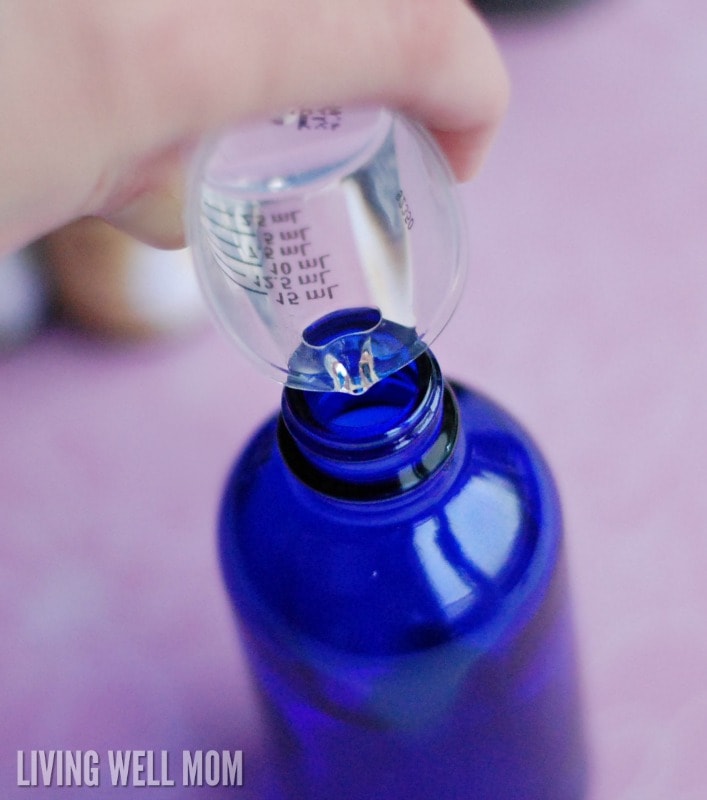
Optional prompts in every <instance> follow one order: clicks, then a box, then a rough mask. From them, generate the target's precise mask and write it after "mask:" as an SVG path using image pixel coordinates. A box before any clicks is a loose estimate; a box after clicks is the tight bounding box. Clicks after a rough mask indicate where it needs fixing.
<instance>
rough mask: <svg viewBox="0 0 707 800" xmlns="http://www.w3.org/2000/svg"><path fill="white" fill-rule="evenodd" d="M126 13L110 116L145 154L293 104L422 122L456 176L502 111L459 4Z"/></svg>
mask: <svg viewBox="0 0 707 800" xmlns="http://www.w3.org/2000/svg"><path fill="white" fill-rule="evenodd" d="M160 5H162V4H160ZM130 8H131V9H132V12H131V17H132V19H131V24H130V25H129V26H127V25H124V26H123V27H126V28H128V33H129V36H130V42H131V44H130V48H131V51H132V58H130V59H125V58H120V57H119V56H116V57H115V60H116V61H119V62H120V63H121V65H122V67H121V68H122V69H123V75H122V78H121V81H122V84H121V85H122V87H123V90H122V96H121V98H119V102H118V108H119V110H118V111H117V112H116V116H117V117H118V118H119V119H121V118H122V119H132V120H135V123H134V124H133V125H132V126H131V130H132V132H133V134H134V135H133V137H132V139H130V138H129V139H128V141H127V145H128V147H132V148H135V149H137V150H141V151H143V152H154V151H159V149H160V147H163V146H165V144H167V143H172V142H175V141H178V140H180V139H184V138H186V139H194V138H196V137H198V136H199V135H200V134H202V133H203V132H204V131H206V130H212V129H215V128H218V127H220V126H223V125H226V124H229V123H231V122H234V121H238V120H241V119H243V118H249V117H256V116H262V115H267V114H270V113H272V112H273V111H278V110H282V109H283V108H287V107H291V106H293V105H294V106H297V105H300V106H307V105H313V104H320V103H342V104H346V103H363V102H379V103H383V104H387V105H391V106H394V107H398V108H401V109H403V110H405V111H407V112H408V113H410V114H411V115H412V116H415V117H417V118H418V119H420V120H421V121H422V122H423V123H424V124H425V125H426V126H427V127H428V128H430V129H431V130H432V132H433V133H434V134H435V136H436V137H437V139H438V141H439V142H440V145H441V146H442V148H443V150H444V151H445V152H446V154H447V156H448V158H449V160H450V162H451V164H452V167H453V168H454V170H455V172H456V174H457V176H458V177H459V178H466V177H469V176H470V175H471V174H472V173H473V172H474V171H475V169H477V168H478V165H479V164H480V162H481V160H482V157H483V154H484V152H485V150H486V148H487V147H488V143H489V141H490V139H491V137H492V134H493V131H494V130H495V128H496V126H497V124H498V122H499V120H500V118H501V116H502V114H503V111H504V109H505V106H506V102H507V97H508V82H507V77H506V73H505V70H504V67H503V65H502V62H501V60H500V57H499V55H498V52H497V50H496V48H495V46H494V43H493V41H492V38H491V36H490V34H489V32H488V30H487V28H486V26H485V24H484V23H483V22H482V20H481V19H480V17H479V16H478V14H477V13H476V12H474V11H473V10H472V9H471V8H470V7H469V6H468V5H467V4H466V3H464V2H461V0H438V1H437V2H431V0H375V1H374V0H355V1H354V0H337V3H331V2H330V0H300V2H298V3H282V2H277V1H276V0H261V2H259V3H251V2H247V3H246V2H236V3H234V2H226V1H225V0H207V1H206V2H204V3H202V4H200V6H199V13H198V15H197V14H195V13H194V6H193V4H192V3H189V2H186V3H185V2H177V0H169V2H167V3H166V6H164V10H163V12H162V14H161V15H160V14H159V13H156V12H155V8H156V6H155V0H153V2H152V3H151V4H149V8H150V9H151V10H152V13H147V12H144V13H143V15H142V16H143V17H145V19H143V20H142V23H141V24H140V20H137V21H136V20H135V18H134V14H135V13H136V11H135V7H134V6H133V5H132V4H131V5H130ZM166 20H169V22H168V23H167V22H166ZM160 25H162V26H167V25H168V30H160ZM116 28H117V29H120V26H119V25H116ZM156 38H159V40H160V47H159V48H155V46H154V42H155V39H156ZM118 49H120V44H119V45H118ZM126 61H127V63H126ZM180 65H181V68H179V67H180ZM126 70H127V72H126ZM138 120H139V123H138V122H137V121H138ZM135 137H137V138H135ZM123 141H125V140H123ZM114 149H116V150H118V151H119V150H120V142H116V145H115V148H114Z"/></svg>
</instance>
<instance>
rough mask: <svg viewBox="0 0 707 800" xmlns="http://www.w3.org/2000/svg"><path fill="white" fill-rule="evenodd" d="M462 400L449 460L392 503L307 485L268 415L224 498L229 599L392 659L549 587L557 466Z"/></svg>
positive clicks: (490, 413)
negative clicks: (284, 453) (337, 496)
mask: <svg viewBox="0 0 707 800" xmlns="http://www.w3.org/2000/svg"><path fill="white" fill-rule="evenodd" d="M454 392H455V394H456V397H457V400H458V403H459V414H460V432H459V440H458V442H457V446H456V448H455V452H454V453H453V455H452V457H450V459H449V460H448V463H446V464H445V466H444V467H443V468H442V469H441V470H440V471H439V473H437V474H436V475H435V476H433V478H432V479H430V480H428V481H426V482H424V483H423V484H422V485H421V486H418V487H416V488H415V489H414V490H412V491H411V492H410V493H408V494H409V496H407V497H402V498H394V499H390V500H385V501H382V502H363V503H356V502H342V501H337V500H334V499H332V498H328V497H326V496H324V495H321V494H319V493H318V492H317V491H316V490H315V489H312V488H311V487H308V486H305V485H303V484H302V483H300V482H299V481H298V479H297V478H295V477H294V476H293V475H291V474H290V473H289V472H288V470H287V468H286V466H285V464H284V463H283V459H282V457H281V456H280V453H279V450H278V445H277V435H276V426H277V421H276V418H275V417H273V418H271V419H270V420H268V421H267V422H266V424H265V425H264V426H263V427H262V428H261V429H260V430H259V431H258V432H257V433H256V435H255V436H254V437H253V438H252V440H251V441H250V442H249V444H248V446H247V447H246V450H245V451H244V454H243V456H242V458H241V459H240V461H239V462H238V464H237V465H236V468H235V469H234V471H233V473H232V476H231V479H230V481H229V484H228V487H227V491H226V494H225V497H224V503H223V508H222V519H221V548H222V559H223V564H224V570H225V571H226V577H227V580H228V582H229V587H230V589H231V592H232V593H237V594H239V595H240V596H241V599H242V600H243V602H246V600H248V599H250V600H255V599H257V602H258V603H260V602H262V603H264V604H265V605H266V606H267V607H268V608H269V609H270V610H272V611H273V612H274V613H275V614H276V615H279V616H280V617H282V618H283V619H286V620H287V622H288V624H291V625H293V626H294V627H295V628H297V629H298V630H300V631H302V632H304V633H306V634H307V635H310V636H313V637H314V638H315V639H319V640H320V641H324V642H326V643H329V644H334V645H336V646H337V647H341V648H343V649H347V650H353V651H363V650H368V651H371V650H372V651H375V652H379V653H385V652H401V651H410V650H415V649H420V648H425V647H429V646H433V645H435V644H438V643H440V642H442V641H445V640H448V639H449V638H452V637H454V636H458V635H460V634H461V633H464V632H465V631H469V630H472V629H476V628H479V627H480V626H483V625H485V624H487V623H488V621H489V620H492V619H494V618H495V617H497V616H498V615H499V613H506V611H507V610H508V609H509V608H510V606H511V605H513V603H514V602H516V600H517V597H516V596H517V595H518V594H519V593H521V594H523V595H528V596H529V597H530V596H532V595H533V594H534V593H535V594H537V592H540V591H542V587H543V586H544V585H545V584H546V583H547V582H548V581H549V578H550V575H551V573H552V570H553V568H554V562H555V560H556V558H557V548H558V544H559V537H560V528H561V524H560V514H559V507H558V503H557V497H556V493H555V489H554V485H553V482H552V478H551V476H550V473H549V471H548V469H547V466H546V465H545V463H544V461H543V459H542V456H541V455H540V453H539V451H538V450H537V448H536V447H535V445H534V444H533V442H532V440H531V439H530V437H529V436H528V435H527V433H526V432H525V431H524V430H523V429H522V427H521V426H520V425H518V423H517V422H516V421H515V420H514V419H513V418H512V417H511V416H510V415H508V414H507V413H506V412H505V411H504V410H503V409H502V408H500V407H499V406H498V405H497V404H495V403H494V402H492V401H490V400H489V399H488V398H486V397H484V396H482V395H480V394H478V393H477V392H474V391H472V390H470V389H468V388H465V387H462V386H459V385H454ZM511 596H513V597H516V600H514V601H513V602H510V601H509V600H508V598H510V597H511Z"/></svg>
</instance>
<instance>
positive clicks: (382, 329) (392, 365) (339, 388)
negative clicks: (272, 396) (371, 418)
mask: <svg viewBox="0 0 707 800" xmlns="http://www.w3.org/2000/svg"><path fill="white" fill-rule="evenodd" d="M425 347H426V346H425V344H424V343H423V342H422V340H421V339H420V338H419V337H418V335H417V331H416V330H415V329H414V328H408V327H407V326H405V325H400V324H398V323H397V322H392V321H390V320H387V319H384V318H383V317H382V315H381V313H380V311H378V309H375V308H369V307H363V308H346V309H342V310H340V311H334V312H332V313H331V314H326V315H325V316H323V317H321V318H320V319H318V320H316V322H313V323H312V324H311V325H309V326H308V327H307V328H306V329H305V330H304V332H303V334H302V341H301V344H300V345H299V347H298V348H297V349H296V350H295V352H294V353H293V354H292V356H291V358H290V360H289V363H288V369H289V372H290V374H292V375H293V376H296V378H297V387H298V388H302V389H309V390H313V391H325V392H331V391H336V392H345V393H346V394H362V393H363V392H365V391H366V390H367V389H370V388H371V386H373V385H374V384H376V383H378V381H380V380H382V379H383V378H386V377H388V376H389V375H391V374H393V373H394V372H397V370H399V369H400V368H401V367H403V366H405V364H407V363H409V362H410V361H412V360H414V359H415V358H417V356H418V355H420V354H421V353H422V352H423V351H424V350H425Z"/></svg>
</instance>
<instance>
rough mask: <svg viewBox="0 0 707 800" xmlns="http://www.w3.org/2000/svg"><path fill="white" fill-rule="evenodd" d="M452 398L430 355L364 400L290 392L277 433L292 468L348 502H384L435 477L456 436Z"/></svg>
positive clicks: (284, 400)
mask: <svg viewBox="0 0 707 800" xmlns="http://www.w3.org/2000/svg"><path fill="white" fill-rule="evenodd" d="M457 430H458V410H457V405H456V400H455V399H454V395H453V394H452V392H451V391H450V390H449V388H448V387H447V386H446V385H445V383H444V379H443V377H442V374H441V372H440V369H439V365H438V364H437V361H436V359H435V358H434V356H432V354H431V353H429V352H425V353H423V354H422V355H421V356H419V357H418V358H417V359H416V360H415V361H414V362H412V363H411V364H408V365H407V366H406V367H404V368H403V369H401V370H399V371H398V372H396V373H394V374H393V375H391V376H389V377H388V378H385V379H384V380H382V381H380V382H379V383H377V384H375V385H374V386H373V387H372V388H370V389H369V390H368V391H367V392H365V393H364V394H361V395H348V394H342V393H337V392H306V391H301V390H298V389H289V388H288V389H285V391H284V392H283V398H282V414H281V418H280V427H279V431H278V437H279V445H280V451H281V452H282V455H283V457H284V459H285V462H286V463H287V465H288V467H289V468H290V470H291V471H292V472H293V473H294V474H295V475H296V476H297V477H298V478H299V479H300V480H302V481H303V482H304V483H306V484H307V485H309V486H310V487H311V488H313V489H316V490H317V491H319V492H322V493H324V494H327V495H330V496H333V497H337V498H340V499H345V500H382V499H386V498H390V497H395V496H398V495H401V494H403V493H405V492H408V491H409V490H410V489H413V488H414V487H415V486H417V485H419V484H420V483H421V482H422V481H424V480H426V479H427V478H429V477H430V476H431V475H432V474H434V473H435V472H437V470H439V469H440V467H441V466H442V465H443V464H444V463H445V461H446V460H447V459H448V457H449V456H450V454H451V453H452V450H453V449H454V445H455V442H456V439H457Z"/></svg>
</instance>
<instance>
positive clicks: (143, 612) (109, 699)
mask: <svg viewBox="0 0 707 800" xmlns="http://www.w3.org/2000/svg"><path fill="white" fill-rule="evenodd" d="M479 5H480V6H485V7H486V8H487V10H488V11H489V13H490V14H492V16H490V19H491V21H492V24H493V26H494V28H495V30H496V32H497V35H498V39H499V41H500V45H501V48H502V50H503V52H504V55H505V58H506V61H507V63H508V66H509V70H510V73H511V77H512V83H513V99H512V103H511V108H510V112H509V115H508V118H507V120H506V122H505V124H504V127H503V129H502V131H501V133H500V136H499V138H498V141H497V143H496V145H495V147H494V149H493V152H492V154H491V156H490V159H489V161H488V164H487V165H486V167H485V168H484V170H483V172H482V174H481V175H480V177H479V178H478V179H476V180H475V181H474V182H473V183H472V184H470V185H467V186H465V187H463V189H462V195H463V201H464V204H465V210H466V215H467V218H468V227H469V232H470V241H471V267H470V276H469V280H468V284H467V287H466V290H465V294H464V297H463V299H462V303H461V307H460V308H459V310H458V312H457V314H456V316H455V317H454V319H453V321H452V322H451V323H450V325H449V326H448V328H447V329H446V330H445V331H444V332H443V334H442V335H441V337H440V339H439V340H438V342H437V344H436V346H435V352H436V353H437V356H438V358H439V359H440V361H441V363H442V366H443V369H444V370H445V371H446V373H447V374H448V375H449V376H451V377H454V378H456V379H459V380H462V381H465V382H467V383H470V384H472V385H474V386H476V387H477V388H479V389H481V390H482V391H484V392H486V393H488V394H490V395H492V396H493V397H495V398H496V399H497V400H499V401H500V402H501V403H502V404H504V405H505V406H506V407H507V408H509V410H511V411H512V412H513V413H514V414H515V415H516V416H517V417H518V418H519V419H520V420H521V421H522V422H523V423H524V424H525V425H526V426H527V427H528V428H529V429H530V430H531V431H532V433H533V434H534V435H535V438H536V439H537V440H538V442H539V443H540V445H541V447H542V449H543V450H544V451H545V453H546V455H547V457H548V459H549V461H550V463H551V465H552V466H553V469H554V471H555V475H556V477H557V479H558V482H559V485H560V489H561V493H562V497H563V502H564V509H565V515H566V527H567V546H568V553H569V564H570V572H571V577H572V585H573V595H574V604H575V617H576V628H577V635H578V640H579V648H580V655H581V664H582V673H583V685H584V693H585V707H586V719H587V730H588V737H589V741H590V745H591V751H592V761H593V787H592V792H591V795H590V797H591V799H592V800H634V799H635V800H666V798H670V800H702V798H704V797H706V796H707V760H705V758H704V754H703V749H704V742H705V741H707V626H706V625H705V624H704V617H705V613H706V612H707V580H705V575H707V491H705V489H704V486H703V483H704V480H705V476H707V469H706V468H705V462H706V461H707V408H706V404H705V402H704V398H703V395H702V391H703V390H704V389H705V387H707V216H706V214H707V5H705V4H704V3H702V2H701V1H700V0H674V2H671V3H666V2H664V1H659V0H583V2H570V0H565V2H560V0H556V1H555V2H553V3H544V4H542V5H545V6H547V7H546V8H544V9H542V10H538V9H537V8H533V7H532V5H533V4H532V3H530V0H526V2H525V3H521V2H519V1H518V2H512V1H511V0H509V2H508V3H506V4H501V3H499V2H494V3H491V2H486V3H483V2H479ZM499 5H503V6H504V8H503V9H501V11H502V12H504V13H500V14H499V13H498V6H499ZM521 5H524V6H526V8H525V9H524V10H521V11H519V12H518V11H514V10H512V9H511V6H521ZM536 5H538V4H536ZM492 12H493V13H492ZM103 233H104V232H99V233H98V234H97V235H99V236H102V235H103ZM74 235H76V232H74ZM78 235H79V241H80V244H79V246H78V250H79V252H82V253H84V254H90V253H91V252H92V251H91V249H90V247H89V245H88V244H87V243H86V240H85V239H81V238H80V237H81V236H82V235H84V234H82V233H81V232H80V231H79V234H78ZM75 242H76V240H75V239H74V243H73V244H72V243H71V242H69V244H68V245H67V244H66V243H63V244H62V243H61V242H59V243H58V244H57V243H56V242H52V241H50V242H49V243H48V244H47V243H46V242H45V243H43V248H44V249H43V252H44V253H45V254H46V252H47V251H48V250H49V252H51V253H52V254H53V256H52V258H53V259H54V261H55V262H56V263H59V262H61V260H62V253H65V252H66V250H65V249H62V248H66V247H68V248H69V250H68V252H69V253H71V252H76V251H75V250H74V251H72V250H71V247H74V248H75V247H76V244H75ZM112 246H114V247H115V248H118V249H119V248H120V247H124V246H125V247H127V245H124V244H120V243H114V245H112ZM52 248H53V249H52ZM47 249H48V250H47ZM35 256H36V252H34V253H33V254H29V255H28V254H22V255H21V256H18V257H17V259H13V264H12V266H11V267H9V268H8V269H5V270H4V272H2V273H0V281H2V280H7V281H9V282H10V283H11V286H10V288H9V289H8V288H7V286H6V287H5V288H4V289H3V288H2V287H0V296H2V297H5V298H9V297H11V296H12V297H14V298H15V300H13V301H12V303H6V305H8V306H9V307H10V310H9V311H7V310H6V311H4V312H3V310H2V308H1V307H0V319H3V320H4V322H2V323H0V331H2V334H1V335H2V336H3V337H4V341H5V346H4V348H3V352H2V354H0V387H1V388H0V638H1V640H2V646H0V793H1V794H2V796H3V797H4V798H14V797H22V798H27V797H30V796H34V794H35V793H36V794H37V796H38V797H42V798H49V797H51V796H53V795H52V792H53V791H58V790H52V789H43V788H38V789H26V788H23V789H20V788H17V787H16V752H17V750H18V749H25V750H31V749H89V748H91V749H95V750H99V751H106V750H108V749H119V748H130V749H136V748H144V749H148V750H157V751H159V750H168V751H170V752H171V753H175V754H177V753H178V752H179V751H180V750H182V749H190V750H208V749H216V750H221V749H229V750H233V749H242V750H244V766H245V776H246V786H245V787H244V788H243V789H241V790H239V796H241V797H244V798H245V797H251V798H254V799H255V798H256V797H257V792H256V790H255V786H256V784H257V773H258V772H259V770H260V768H261V766H262V765H261V764H260V763H259V750H258V744H257V741H258V734H257V718H256V715H255V713H254V709H253V705H252V701H251V696H250V690H249V687H248V683H247V679H246V677H245V676H244V675H243V671H242V654H241V652H240V650H239V645H238V642H237V639H236V635H235V630H234V626H233V622H232V620H231V617H230V612H229V609H228V606H227V603H226V598H225V594H224V592H223V590H222V586H221V579H220V575H219V572H218V566H217V562H216V555H215V534H214V529H215V516H216V510H217V506H218V501H219V496H220V492H221V487H222V485H223V482H224V480H225V476H226V472H227V470H228V468H229V466H230V464H231V462H232V461H233V459H234V458H235V456H236V454H237V452H238V451H239V450H240V448H241V446H242V445H243V444H244V442H245V441H246V439H247V438H248V436H249V435H250V434H251V432H252V431H253V430H254V428H255V427H256V425H257V424H258V423H260V422H261V421H262V420H263V419H264V418H265V416H267V415H268V414H269V413H271V412H272V411H273V410H274V409H275V408H276V406H277V404H278V398H279V387H278V386H276V385H275V384H272V383H269V382H267V381H266V380H265V379H262V378H261V377H260V376H259V375H258V374H257V373H256V372H255V370H254V369H253V368H252V367H251V366H250V365H249V364H248V363H246V362H245V360H244V359H243V358H242V357H241V355H240V354H239V353H238V352H236V350H235V348H234V347H233V346H232V345H231V344H230V343H229V342H227V341H226V339H225V337H224V336H223V335H222V334H220V333H219V332H217V331H215V330H214V329H213V327H212V325H211V323H210V322H208V321H207V320H206V319H205V316H204V311H203V308H202V307H201V305H200V300H199V297H198V295H197V294H196V292H195V289H194V286H193V283H192V282H191V276H190V274H189V267H188V262H187V261H186V260H185V259H183V258H182V256H181V255H178V254H177V255H175V254H158V253H155V252H146V251H144V250H142V249H139V250H136V251H135V252H134V253H132V254H129V255H128V256H125V255H123V256H121V258H123V262H122V263H130V264H133V265H135V266H137V267H140V269H137V270H132V272H131V268H129V269H128V270H127V272H128V273H129V275H128V277H127V278H126V277H125V274H124V273H122V272H121V274H122V275H123V277H122V278H121V279H120V280H119V281H118V284H119V285H118V287H117V288H115V291H116V292H118V294H119V296H120V297H122V298H123V300H122V301H121V302H122V303H123V304H124V305H123V306H122V307H123V308H124V310H125V314H126V316H127V317H128V318H129V319H127V321H126V318H125V317H121V320H119V321H118V323H116V326H115V327H114V328H113V329H112V331H108V332H106V331H105V330H103V331H101V332H100V333H99V334H96V333H95V328H96V326H95V325H92V323H91V319H90V314H89V315H88V316H87V312H86V308H88V307H89V306H91V304H93V305H94V306H95V303H96V302H98V300H96V297H95V296H93V297H91V298H89V300H86V301H81V302H79V303H78V307H77V305H76V303H75V302H73V303H72V301H68V300H66V296H65V295H62V294H61V291H62V290H61V287H62V286H64V287H66V286H67V283H66V281H69V284H70V281H71V278H70V276H69V277H66V276H63V277H62V276H61V275H59V273H60V270H57V271H56V274H54V275H53V277H52V279H51V282H50V288H43V287H46V282H45V280H44V278H42V277H41V276H38V275H37V274H36V268H35V267H33V266H31V264H30V265H28V264H27V263H25V259H29V260H31V259H32V258H34V257H35ZM45 257H46V256H45ZM86 257H87V258H88V257H89V255H87V256H86ZM18 259H19V261H20V262H21V263H18ZM68 260H69V261H71V259H68ZM177 262H179V263H177ZM185 264H186V266H185ZM106 269H108V268H106ZM121 270H122V268H121ZM136 273H137V274H138V277H135V274H136ZM10 274H12V275H13V276H14V277H12V278H8V277H7V276H9V275H10ZM102 274H103V275H108V272H104V273H102ZM130 275H132V277H130ZM165 275H167V276H171V275H174V276H175V278H174V280H170V279H169V277H168V278H165ZM177 275H179V276H180V277H179V278H177V277H176V276H177ZM3 276H4V277H3ZM140 276H141V277H140ZM106 280H107V279H106ZM105 283H106V281H99V285H104V284H105ZM137 284H140V286H137ZM147 284H149V285H147ZM8 285H10V284H8ZM136 287H137V288H136ZM155 287H157V288H155ZM13 293H14V294H13ZM121 293H122V294H121ZM70 294H71V295H72V296H73V297H75V292H73V290H72V291H70ZM112 296H113V297H114V296H115V295H112ZM62 297H63V299H62ZM47 298H51V299H47ZM57 298H59V300H57ZM111 302H112V301H111ZM47 303H48V304H49V309H50V310H51V312H52V321H51V322H49V323H45V324H40V320H42V319H43V318H44V314H45V310H46V309H47V305H46V304H47ZM82 303H83V305H82ZM112 304H113V305H114V303H112ZM165 306H168V307H169V309H168V311H165ZM20 307H21V308H20ZM58 307H59V308H61V313H60V314H59V316H58V317H57V313H56V312H57V308H58ZM18 308H20V310H19V311H18ZM22 309H24V310H22ZM160 309H161V310H160ZM170 309H171V310H170ZM3 314H5V316H4V317H3V316H2V315H3ZM13 315H14V316H13ZM102 318H104V319H105V317H102ZM136 318H137V323H135V319H136ZM7 320H10V321H9V322H7ZM18 320H19V321H18ZM70 321H73V324H70ZM77 321H78V324H77ZM133 323H135V324H133ZM111 324H112V323H111ZM3 325H4V328H3V327H2V326H3ZM89 329H91V330H93V331H94V332H93V333H90V334H89V333H88V330H89ZM157 332H159V335H152V334H156V333H157ZM70 791H71V790H70ZM83 791H90V792H91V796H101V797H102V796H104V795H110V794H111V790H110V787H107V786H103V787H101V788H100V790H83ZM165 791H168V793H169V797H170V798H174V800H178V798H181V797H187V796H189V790H184V789H180V788H179V787H175V788H173V789H170V790H165ZM227 794H229V792H228V790H224V789H201V790H199V796H200V797H207V796H208V797H214V798H217V797H222V796H226V795H227ZM62 796H64V795H63V793H62ZM123 796H125V795H123Z"/></svg>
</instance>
